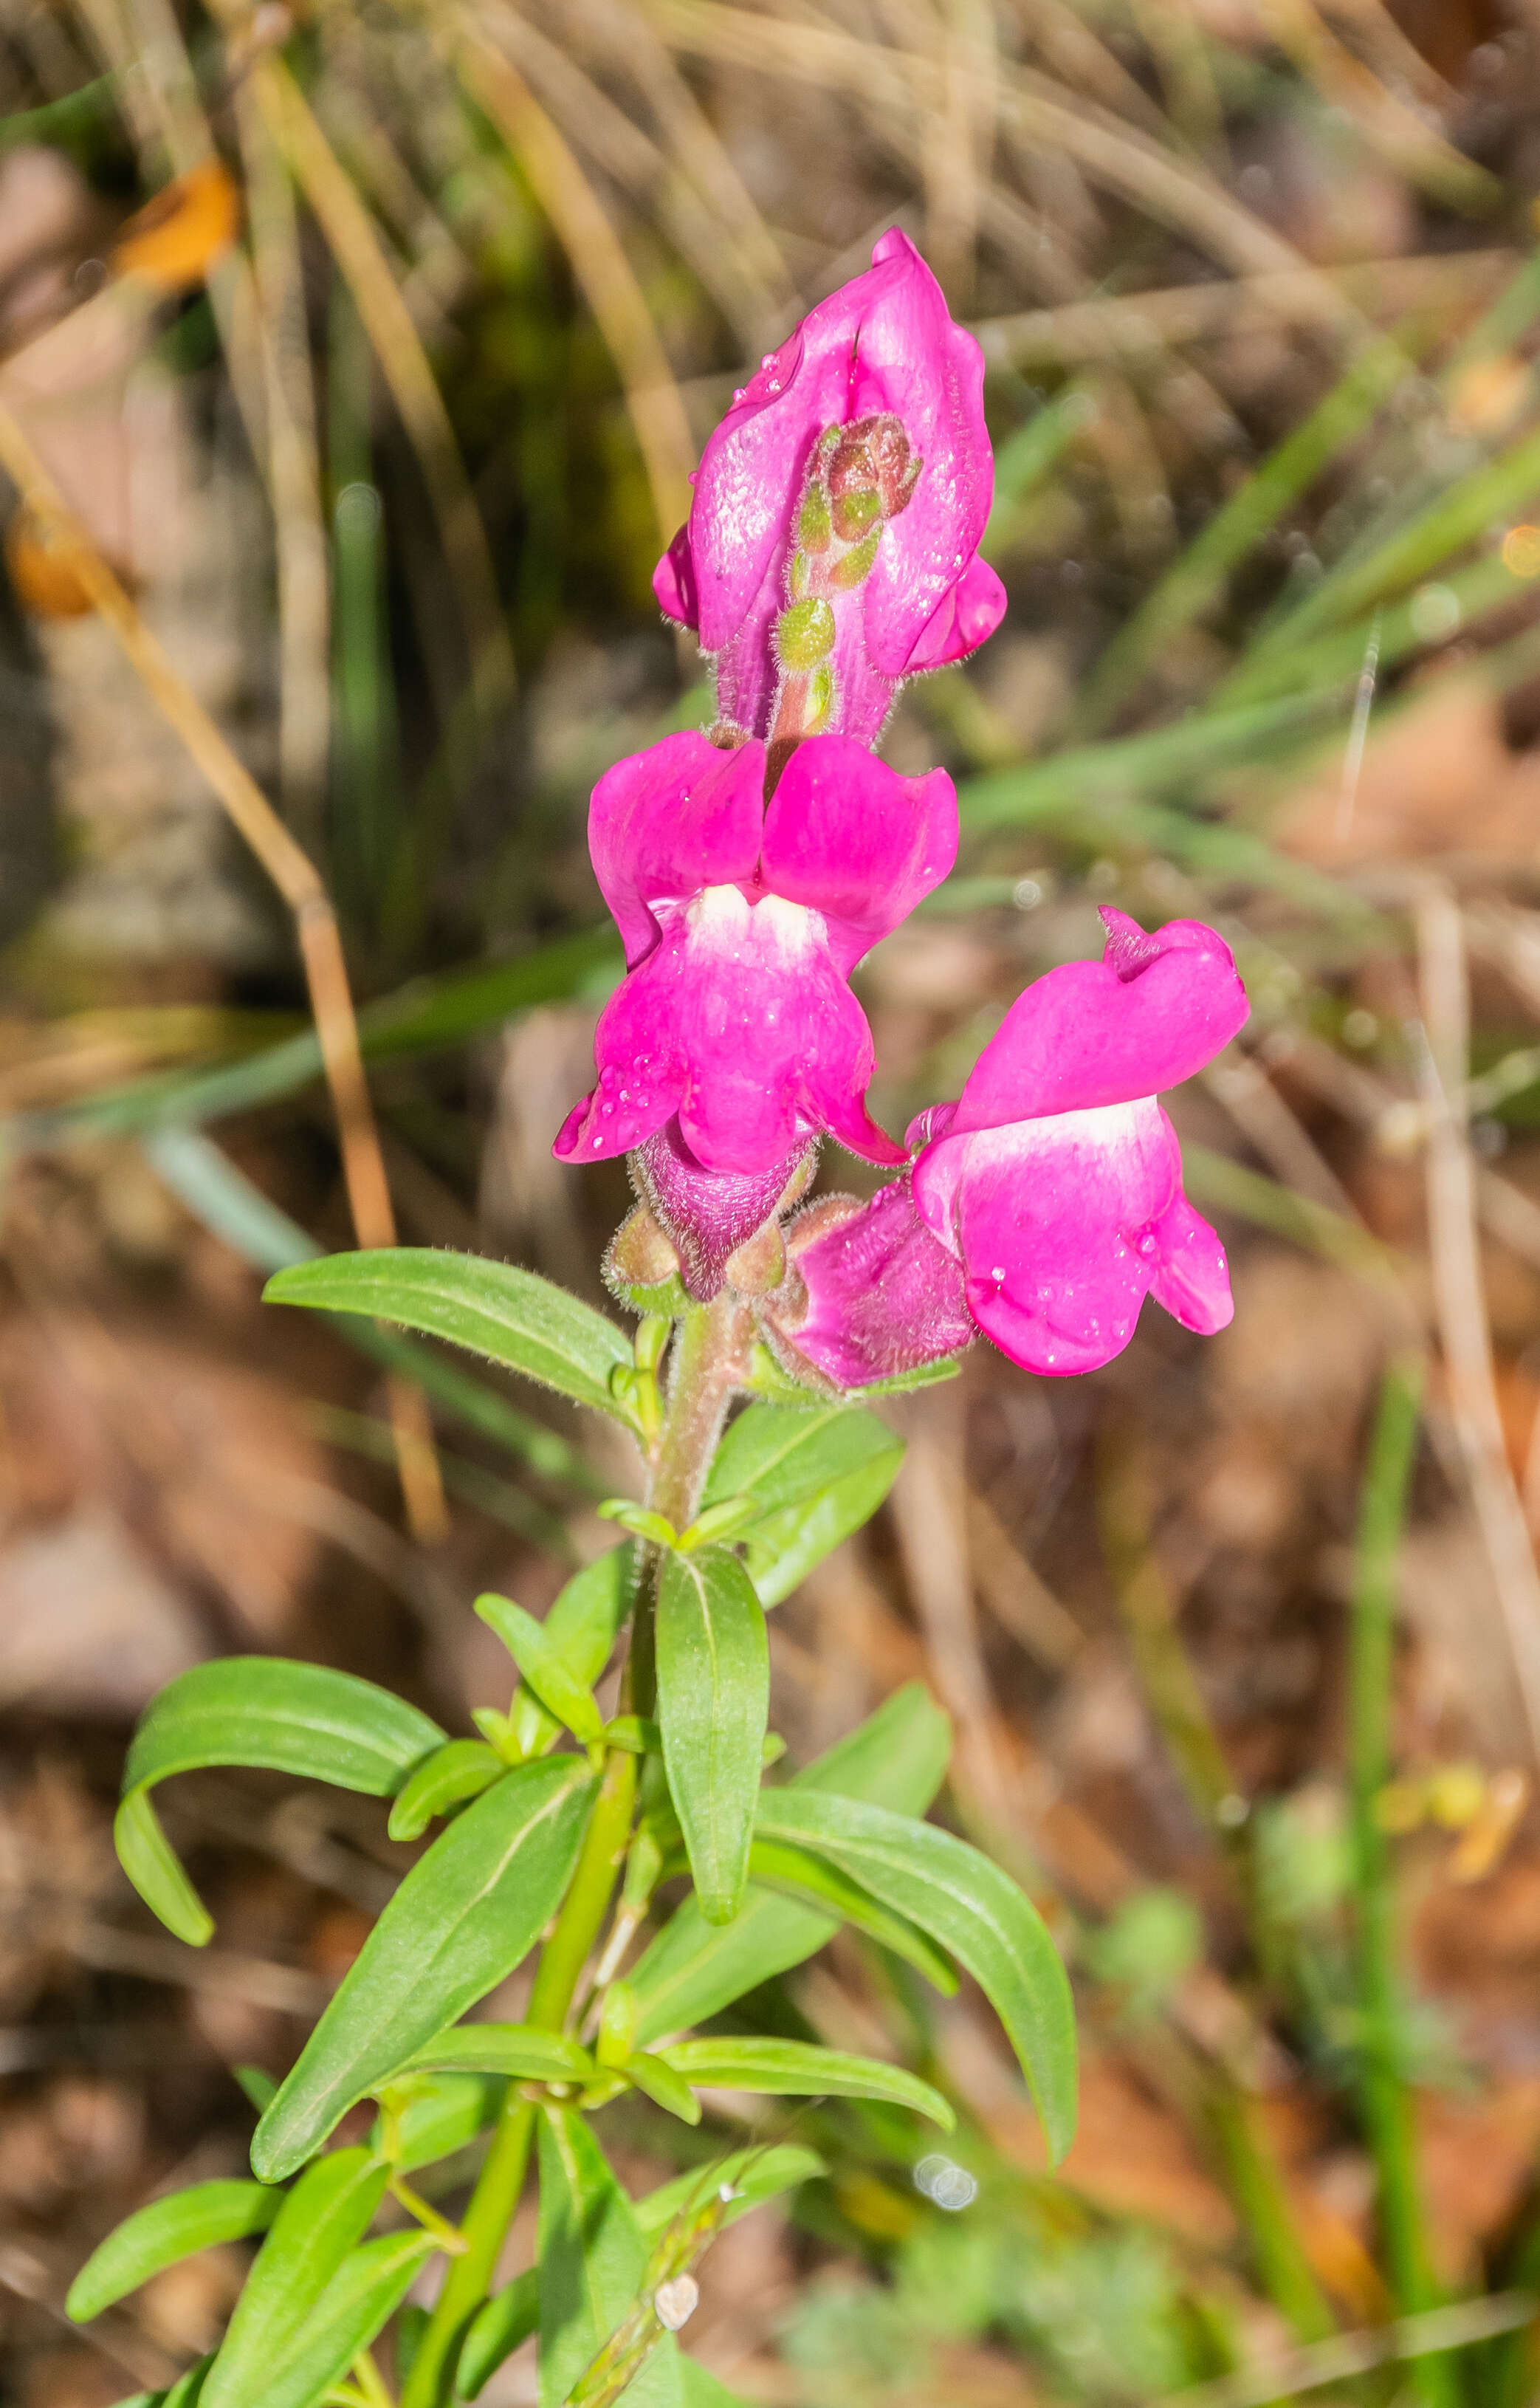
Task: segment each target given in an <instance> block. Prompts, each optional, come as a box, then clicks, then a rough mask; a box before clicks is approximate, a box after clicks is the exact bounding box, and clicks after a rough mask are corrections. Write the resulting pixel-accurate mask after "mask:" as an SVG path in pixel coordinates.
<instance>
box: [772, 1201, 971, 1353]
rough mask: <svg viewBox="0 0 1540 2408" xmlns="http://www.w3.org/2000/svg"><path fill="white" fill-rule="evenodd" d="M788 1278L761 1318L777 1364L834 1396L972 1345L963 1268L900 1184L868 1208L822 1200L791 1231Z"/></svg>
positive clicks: (860, 1205)
mask: <svg viewBox="0 0 1540 2408" xmlns="http://www.w3.org/2000/svg"><path fill="white" fill-rule="evenodd" d="M787 1251H788V1254H789V1256H790V1259H791V1268H792V1269H794V1271H795V1273H796V1275H797V1276H796V1278H795V1280H794V1281H793V1280H791V1279H788V1281H787V1283H786V1285H785V1287H784V1288H780V1289H777V1291H776V1293H775V1295H773V1296H771V1297H766V1299H765V1301H764V1303H763V1305H762V1307H761V1309H760V1311H761V1321H762V1325H763V1328H764V1332H765V1335H766V1337H767V1338H768V1339H769V1340H770V1342H771V1344H772V1345H773V1346H774V1348H775V1351H776V1354H777V1357H778V1359H779V1361H780V1362H781V1364H782V1365H783V1367H784V1368H785V1369H787V1370H789V1371H791V1373H792V1375H793V1376H795V1375H796V1374H797V1372H798V1370H799V1369H802V1368H803V1367H810V1369H811V1370H812V1373H813V1374H814V1376H815V1380H816V1381H817V1382H818V1383H825V1382H832V1383H833V1384H834V1386H835V1387H837V1388H841V1389H846V1388H860V1387H864V1386H867V1385H869V1384H870V1383H871V1382H873V1381H874V1380H887V1379H893V1378H896V1377H899V1376H900V1375H902V1374H903V1373H904V1372H905V1371H915V1370H919V1369H921V1368H922V1367H923V1366H924V1365H926V1364H929V1363H940V1362H944V1361H945V1360H946V1359H947V1357H948V1355H958V1354H961V1353H962V1349H963V1348H964V1347H966V1346H970V1345H971V1344H972V1343H973V1340H974V1335H975V1332H974V1326H973V1322H972V1320H971V1318H970V1317H969V1313H968V1309H967V1303H966V1300H965V1297H964V1295H963V1283H962V1271H961V1269H960V1268H959V1266H958V1264H957V1263H956V1261H955V1260H954V1259H953V1257H952V1256H951V1255H950V1254H948V1251H947V1249H946V1247H945V1246H943V1245H940V1244H938V1243H937V1241H936V1240H935V1239H934V1238H933V1237H932V1235H931V1233H930V1231H929V1230H928V1229H927V1228H926V1226H925V1225H924V1223H923V1222H922V1221H921V1220H920V1215H919V1214H918V1212H916V1211H915V1209H914V1204H913V1202H912V1200H911V1198H910V1195H909V1183H908V1180H907V1179H906V1178H905V1179H900V1180H895V1182H894V1183H893V1184H892V1185H891V1187H884V1188H883V1189H882V1190H881V1191H880V1193H879V1194H877V1196H874V1197H873V1198H872V1200H871V1202H870V1203H869V1204H866V1205H862V1204H860V1203H858V1202H857V1201H856V1200H855V1198H854V1197H848V1196H841V1197H825V1198H823V1199H821V1200H820V1202H819V1203H817V1204H815V1205H814V1206H812V1208H811V1209H810V1210H809V1211H806V1212H804V1213H802V1214H801V1215H799V1217H798V1219H797V1220H796V1221H794V1222H793V1223H792V1225H791V1230H790V1232H789V1234H788V1240H787Z"/></svg>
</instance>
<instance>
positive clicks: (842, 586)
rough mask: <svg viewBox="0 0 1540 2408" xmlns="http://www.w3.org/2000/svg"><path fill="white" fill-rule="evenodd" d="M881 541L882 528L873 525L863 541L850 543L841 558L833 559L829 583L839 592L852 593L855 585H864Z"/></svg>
mask: <svg viewBox="0 0 1540 2408" xmlns="http://www.w3.org/2000/svg"><path fill="white" fill-rule="evenodd" d="M881 541H882V529H881V528H880V527H879V526H875V527H874V528H873V529H872V532H871V534H870V535H869V536H867V537H866V538H865V540H864V541H863V542H862V543H858V544H854V545H852V546H851V548H850V550H849V551H848V552H847V553H846V554H845V557H844V559H843V560H836V561H835V563H834V568H833V570H832V571H831V573H830V578H829V582H830V584H831V585H834V586H836V587H837V588H838V590H839V592H840V593H841V594H849V593H852V592H853V591H854V589H855V588H856V586H858V585H864V584H865V582H866V580H867V579H868V577H870V575H871V573H872V563H873V562H874V561H875V560H876V558H877V545H878V544H879V543H880V542H881Z"/></svg>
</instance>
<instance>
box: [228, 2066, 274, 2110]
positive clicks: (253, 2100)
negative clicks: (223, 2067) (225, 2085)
mask: <svg viewBox="0 0 1540 2408" xmlns="http://www.w3.org/2000/svg"><path fill="white" fill-rule="evenodd" d="M230 2071H231V2073H232V2074H233V2075H234V2077H235V2080H236V2082H238V2083H239V2085H240V2087H241V2091H242V2094H243V2096H244V2098H245V2100H246V2103H247V2105H248V2106H249V2107H254V2108H255V2109H256V2111H257V2113H258V2114H259V2115H260V2114H262V2111H263V2109H264V2107H265V2106H266V2105H267V2104H268V2102H269V2100H273V2099H276V2098H277V2097H278V2083H277V2081H276V2079H275V2078H274V2076H273V2075H272V2074H270V2073H269V2072H268V2071H266V2069H265V2068H264V2067H263V2066H260V2065H233V2066H232V2067H231V2069H230Z"/></svg>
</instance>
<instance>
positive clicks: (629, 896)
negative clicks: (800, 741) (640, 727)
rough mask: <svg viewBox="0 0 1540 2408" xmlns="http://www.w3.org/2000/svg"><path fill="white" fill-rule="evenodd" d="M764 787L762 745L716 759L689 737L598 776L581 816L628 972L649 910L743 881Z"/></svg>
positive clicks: (713, 750) (645, 945)
mask: <svg viewBox="0 0 1540 2408" xmlns="http://www.w3.org/2000/svg"><path fill="white" fill-rule="evenodd" d="M763 783H764V747H763V744H759V743H751V744H743V745H740V746H739V747H738V748H737V750H736V751H735V752H723V751H722V750H721V749H720V747H719V746H717V745H715V744H713V743H711V742H710V741H709V739H708V738H706V737H705V736H703V735H702V734H701V733H700V731H699V729H696V728H692V729H688V730H686V731H685V732H683V733H682V734H679V735H677V736H665V737H664V738H663V739H662V741H661V742H660V743H657V744H653V745H651V746H649V749H648V750H647V752H645V753H631V754H629V755H628V757H627V758H626V759H625V760H623V761H617V762H616V764H615V767H613V769H606V772H605V774H604V776H603V777H602V778H601V779H600V781H599V782H598V784H597V785H596V786H595V787H594V789H593V799H592V803H591V804H590V806H589V816H588V843H589V852H590V853H591V855H592V861H593V872H594V876H595V877H596V878H597V879H598V882H599V886H600V891H601V892H602V894H603V896H604V898H605V901H606V903H607V904H608V906H609V908H610V910H611V911H612V912H613V913H614V915H615V921H616V925H617V926H618V927H619V929H620V936H621V939H622V940H623V942H624V945H625V953H626V962H627V965H628V967H629V968H635V965H636V963H637V962H638V961H639V960H640V959H641V957H642V956H643V954H645V953H647V952H648V951H649V948H650V947H651V946H652V945H653V944H654V943H655V942H656V940H657V936H658V928H659V920H658V915H657V912H656V910H654V909H653V907H654V906H655V905H659V904H665V903H674V904H682V903H683V902H684V901H685V900H686V899H687V898H688V897H689V896H692V895H693V894H695V893H697V892H698V891H699V889H700V888H701V887H703V886H716V885H727V884H730V883H732V882H735V881H737V880H739V879H749V878H752V876H753V874H754V867H755V864H756V862H757V861H758V859H759V850H760V832H761V829H762V826H763V803H762V799H761V797H762V793H763Z"/></svg>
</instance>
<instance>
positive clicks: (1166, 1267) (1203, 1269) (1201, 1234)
mask: <svg viewBox="0 0 1540 2408" xmlns="http://www.w3.org/2000/svg"><path fill="white" fill-rule="evenodd" d="M1155 1235H1156V1238H1157V1239H1158V1240H1159V1245H1160V1252H1159V1254H1158V1255H1157V1257H1156V1269H1155V1276H1154V1278H1153V1279H1152V1280H1151V1282H1150V1283H1149V1293H1150V1295H1151V1296H1152V1297H1154V1299H1155V1301H1156V1303H1157V1304H1161V1305H1163V1306H1164V1307H1165V1309H1166V1311H1167V1312H1169V1313H1170V1315H1171V1317H1172V1319H1173V1320H1174V1321H1179V1322H1180V1323H1181V1325H1182V1327H1183V1328H1184V1329H1195V1330H1196V1331H1197V1332H1198V1334H1199V1336H1200V1337H1203V1338H1212V1337H1213V1335H1214V1333H1215V1331H1216V1330H1219V1329H1226V1328H1228V1327H1229V1326H1230V1323H1231V1322H1232V1321H1233V1319H1234V1317H1235V1302H1234V1298H1233V1297H1232V1295H1231V1293H1230V1266H1229V1264H1228V1262H1227V1261H1226V1260H1225V1253H1224V1248H1223V1246H1221V1245H1220V1243H1219V1235H1218V1232H1217V1231H1216V1230H1213V1229H1211V1228H1210V1227H1209V1226H1208V1224H1207V1222H1206V1221H1205V1219H1204V1217H1203V1215H1202V1213H1201V1212H1194V1211H1193V1210H1192V1207H1191V1204H1190V1203H1189V1202H1188V1200H1187V1197H1185V1196H1183V1195H1182V1194H1181V1193H1180V1192H1178V1193H1177V1194H1176V1197H1174V1198H1173V1199H1172V1203H1171V1208H1170V1210H1169V1211H1168V1212H1167V1213H1166V1214H1165V1216H1164V1218H1163V1219H1162V1221H1161V1223H1160V1224H1159V1226H1158V1227H1157V1229H1156V1232H1155Z"/></svg>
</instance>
